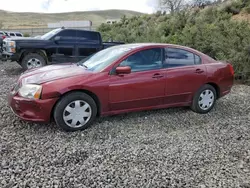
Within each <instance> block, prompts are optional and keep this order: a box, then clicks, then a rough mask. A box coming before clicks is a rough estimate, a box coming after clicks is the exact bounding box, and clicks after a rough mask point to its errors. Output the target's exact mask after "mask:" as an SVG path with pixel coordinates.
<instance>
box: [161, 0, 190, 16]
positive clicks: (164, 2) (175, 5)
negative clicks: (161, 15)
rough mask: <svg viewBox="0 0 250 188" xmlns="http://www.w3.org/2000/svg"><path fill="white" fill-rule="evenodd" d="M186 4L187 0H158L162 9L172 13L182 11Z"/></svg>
mask: <svg viewBox="0 0 250 188" xmlns="http://www.w3.org/2000/svg"><path fill="white" fill-rule="evenodd" d="M184 5H185V0H158V6H159V8H160V10H161V11H170V14H173V13H175V12H178V11H180V10H181V9H182V8H183V7H184Z"/></svg>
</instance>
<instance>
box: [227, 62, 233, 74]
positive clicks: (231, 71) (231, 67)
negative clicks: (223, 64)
mask: <svg viewBox="0 0 250 188" xmlns="http://www.w3.org/2000/svg"><path fill="white" fill-rule="evenodd" d="M228 65H229V69H230V73H231V74H232V75H234V68H233V66H232V65H231V64H228Z"/></svg>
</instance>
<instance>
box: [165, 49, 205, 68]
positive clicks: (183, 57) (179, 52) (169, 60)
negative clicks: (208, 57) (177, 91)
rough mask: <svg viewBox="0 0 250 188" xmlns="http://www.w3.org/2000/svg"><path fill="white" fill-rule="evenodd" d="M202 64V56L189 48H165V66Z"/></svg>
mask: <svg viewBox="0 0 250 188" xmlns="http://www.w3.org/2000/svg"><path fill="white" fill-rule="evenodd" d="M196 64H201V58H200V57H199V56H197V55H195V54H193V53H191V52H189V51H187V50H183V49H180V48H166V49H165V62H164V67H165V68H171V67H180V66H191V65H196Z"/></svg>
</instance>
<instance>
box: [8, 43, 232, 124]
mask: <svg viewBox="0 0 250 188" xmlns="http://www.w3.org/2000/svg"><path fill="white" fill-rule="evenodd" d="M153 47H178V48H182V49H185V50H188V51H190V52H193V53H195V54H197V55H199V56H200V57H201V59H202V64H200V65H192V66H185V67H176V68H166V69H158V70H150V71H143V72H132V73H130V69H129V68H128V67H119V68H117V69H116V71H117V72H119V73H122V74H116V75H110V74H109V73H110V71H111V70H113V68H116V66H118V65H119V63H120V62H121V61H122V60H124V59H125V58H126V57H128V56H129V55H130V54H132V53H134V52H137V51H140V50H143V49H148V48H153ZM233 77H234V76H233V69H232V67H231V65H229V64H227V63H223V62H217V61H215V60H213V59H211V58H210V57H208V56H207V55H205V54H202V53H201V52H198V51H196V50H194V49H191V48H187V47H182V46H177V45H169V44H166V45H164V44H144V45H141V46H138V47H136V48H134V49H133V50H132V51H130V52H128V53H127V54H125V55H124V56H123V57H121V58H120V59H118V60H116V61H114V62H113V64H112V65H110V66H108V67H106V68H105V69H104V70H102V71H101V72H91V71H87V70H85V69H84V68H83V67H79V66H77V65H75V64H64V65H63V64H60V65H52V66H46V67H43V68H39V69H35V70H32V71H27V72H26V73H25V74H23V75H21V76H20V78H19V82H22V83H23V84H25V83H39V84H41V85H42V86H43V89H42V97H41V99H40V100H36V101H35V100H28V99H23V98H21V97H19V96H18V94H16V95H15V96H11V95H10V97H9V105H10V106H11V107H12V109H13V111H14V112H15V113H16V114H17V115H18V116H19V117H20V118H22V119H25V120H30V121H42V122H48V121H50V118H51V114H52V113H53V107H54V105H55V104H56V102H57V101H58V100H59V99H60V97H61V96H62V95H64V94H65V93H67V92H71V91H74V90H82V91H83V92H87V93H91V95H95V96H96V97H97V98H98V103H99V104H100V115H101V116H104V115H111V114H119V113H124V112H133V111H140V110H149V109H157V108H167V107H174V106H189V105H190V104H191V101H192V98H193V95H194V94H195V92H196V91H197V90H198V89H199V88H200V87H201V86H202V85H204V84H206V83H210V84H213V85H216V86H217V87H218V92H219V97H222V96H224V95H226V94H228V93H229V92H230V90H231V87H232V86H233Z"/></svg>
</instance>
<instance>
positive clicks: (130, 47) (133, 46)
mask: <svg viewBox="0 0 250 188" xmlns="http://www.w3.org/2000/svg"><path fill="white" fill-rule="evenodd" d="M150 47H172V48H180V49H183V50H188V51H191V52H194V53H197V54H200V55H203V53H202V52H200V51H198V50H195V49H193V48H190V47H187V46H182V45H177V44H169V43H132V44H121V45H117V46H113V47H112V48H125V49H126V50H136V49H143V48H150Z"/></svg>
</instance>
